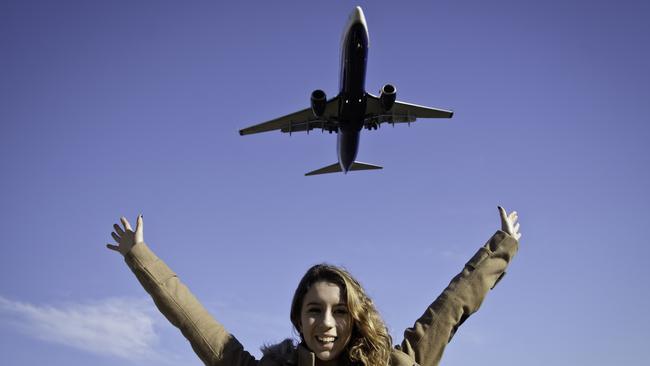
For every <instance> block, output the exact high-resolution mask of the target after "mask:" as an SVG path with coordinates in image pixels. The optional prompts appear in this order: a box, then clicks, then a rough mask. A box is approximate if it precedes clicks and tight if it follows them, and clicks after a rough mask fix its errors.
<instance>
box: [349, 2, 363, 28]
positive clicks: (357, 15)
mask: <svg viewBox="0 0 650 366" xmlns="http://www.w3.org/2000/svg"><path fill="white" fill-rule="evenodd" d="M350 18H352V21H353V22H355V23H363V24H365V23H366V17H365V16H364V15H363V10H362V9H361V7H360V6H356V7H355V8H354V10H352V14H350Z"/></svg>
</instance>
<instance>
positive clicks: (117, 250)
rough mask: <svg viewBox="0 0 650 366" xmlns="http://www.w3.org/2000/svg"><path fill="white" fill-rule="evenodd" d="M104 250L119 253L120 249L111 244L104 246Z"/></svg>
mask: <svg viewBox="0 0 650 366" xmlns="http://www.w3.org/2000/svg"><path fill="white" fill-rule="evenodd" d="M106 248H108V249H110V250H114V251H116V252H119V251H120V247H118V246H117V245H113V244H106Z"/></svg>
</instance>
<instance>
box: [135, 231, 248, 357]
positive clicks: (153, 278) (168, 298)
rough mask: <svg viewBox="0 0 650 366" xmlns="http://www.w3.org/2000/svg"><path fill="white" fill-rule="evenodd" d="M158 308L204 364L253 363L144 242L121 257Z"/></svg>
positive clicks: (246, 353) (233, 338) (237, 342)
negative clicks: (177, 329) (178, 330)
mask: <svg viewBox="0 0 650 366" xmlns="http://www.w3.org/2000/svg"><path fill="white" fill-rule="evenodd" d="M125 260H126V263H127V264H128V266H129V268H131V270H132V271H133V273H135V276H136V277H137V278H138V281H140V284H142V287H144V289H145V290H146V291H147V292H148V293H149V295H151V297H152V298H153V301H154V303H155V304H156V306H157V307H158V310H160V312H161V313H162V314H163V315H164V316H165V317H166V318H167V320H169V322H170V323H172V324H173V325H174V326H175V327H177V328H179V329H180V330H181V332H182V333H183V335H184V336H185V338H186V339H187V340H188V341H189V342H190V344H191V345H192V348H193V349H194V352H196V354H197V355H198V356H199V358H200V359H201V360H202V361H203V363H204V364H205V365H210V366H255V365H256V364H257V361H256V360H255V358H254V357H253V356H251V355H250V354H249V353H248V352H246V351H245V350H244V348H243V347H242V345H241V344H240V343H239V341H237V339H236V338H235V337H234V336H232V335H231V334H230V333H228V331H226V329H225V328H224V327H223V325H221V324H220V323H219V322H217V321H216V320H215V319H214V318H213V317H212V316H211V315H210V314H209V313H208V311H207V310H206V309H205V308H204V307H203V305H201V303H200V302H199V301H198V300H197V299H196V297H194V295H193V294H192V293H191V292H190V290H189V289H188V288H187V287H186V286H185V285H184V284H183V283H182V282H181V281H180V280H179V279H178V277H177V276H176V274H175V273H174V272H172V270H171V269H170V268H169V267H168V266H167V265H166V264H165V263H164V262H163V261H162V260H160V258H158V257H157V256H156V255H155V254H154V253H153V252H152V251H151V250H150V249H149V248H148V247H147V245H146V244H145V243H138V244H136V245H135V246H133V248H131V251H130V252H129V253H127V255H126V256H125Z"/></svg>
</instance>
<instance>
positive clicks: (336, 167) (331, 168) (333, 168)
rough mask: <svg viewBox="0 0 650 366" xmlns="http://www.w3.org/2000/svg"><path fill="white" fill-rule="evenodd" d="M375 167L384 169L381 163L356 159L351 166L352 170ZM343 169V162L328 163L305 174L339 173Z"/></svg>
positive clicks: (372, 168)
mask: <svg viewBox="0 0 650 366" xmlns="http://www.w3.org/2000/svg"><path fill="white" fill-rule="evenodd" d="M374 169H383V167H381V166H379V165H372V164H367V163H362V162H360V161H355V162H354V163H352V165H351V166H350V170H351V171H352V170H374ZM342 171H343V170H341V164H339V163H334V164H332V165H328V166H326V167H323V168H320V169H316V170H314V171H311V172H309V173H307V174H305V176H309V175H319V174H328V173H338V172H342Z"/></svg>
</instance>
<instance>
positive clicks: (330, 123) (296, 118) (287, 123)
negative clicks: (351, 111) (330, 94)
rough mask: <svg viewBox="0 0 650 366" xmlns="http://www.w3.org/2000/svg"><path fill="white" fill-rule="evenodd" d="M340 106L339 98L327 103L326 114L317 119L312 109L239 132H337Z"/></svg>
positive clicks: (242, 133)
mask: <svg viewBox="0 0 650 366" xmlns="http://www.w3.org/2000/svg"><path fill="white" fill-rule="evenodd" d="M338 106H339V98H338V97H335V98H332V99H330V100H328V101H327V104H326V106H325V112H324V113H323V115H322V116H320V117H315V116H314V113H313V112H312V110H311V107H310V108H306V109H303V110H301V111H298V112H294V113H290V114H287V115H286V116H282V117H280V118H276V119H272V120H270V121H267V122H263V123H260V124H257V125H253V126H250V127H246V128H244V129H242V130H239V134H240V135H250V134H253V133H260V132H267V131H274V130H280V131H281V132H285V133H286V132H288V133H292V132H300V131H310V130H313V129H314V128H318V129H322V130H326V131H337V130H338V109H339V108H338Z"/></svg>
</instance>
